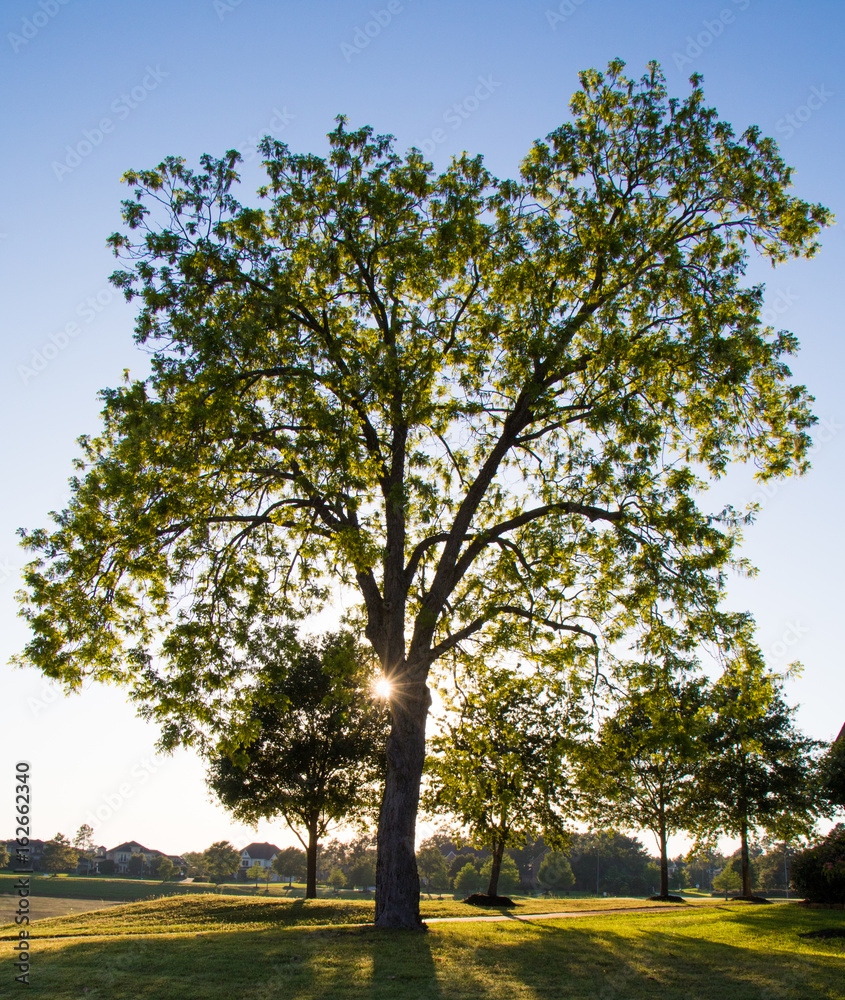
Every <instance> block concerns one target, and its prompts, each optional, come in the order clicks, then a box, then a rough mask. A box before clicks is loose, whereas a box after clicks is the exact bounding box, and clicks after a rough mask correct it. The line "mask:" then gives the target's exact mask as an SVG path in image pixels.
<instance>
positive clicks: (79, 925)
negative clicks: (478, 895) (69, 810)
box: [0, 893, 663, 940]
mask: <svg viewBox="0 0 845 1000" xmlns="http://www.w3.org/2000/svg"><path fill="white" fill-rule="evenodd" d="M0 899H2V900H3V901H4V902H6V903H8V906H9V909H12V908H13V905H14V900H15V897H13V896H6V897H0ZM70 903H76V904H77V906H78V907H79V908H78V909H76V910H64V911H62V910H58V911H54V912H50V907H51V905H53V904H56V905H59V906H60V905H61V904H70ZM103 905H107V906H109V909H108V912H104V913H100V914H95V913H89V912H86V911H87V910H89V909H94V908H96V906H103ZM662 905H663V904H661V903H643V901H642V900H638V899H614V900H595V899H593V900H588V899H577V900H572V901H570V902H569V903H565V902H564V901H563V900H559V899H554V900H545V899H530V900H529V899H526V900H524V901H523V902H522V903H520V904H519V905H518V906H517V907H515V908H514V909H513V910H509V911H501V910H497V909H493V910H486V909H485V910H479V909H478V908H477V907H474V906H467V905H466V904H465V903H462V902H459V901H455V900H451V899H444V900H442V901H438V900H423V901H422V903H421V910H422V913H423V916H424V917H425V918H427V919H430V918H432V917H440V918H443V917H477V916H483V915H490V914H496V913H501V912H509V913H517V914H523V913H556V912H559V911H563V910H567V911H572V912H578V911H580V910H590V909H617V908H631V907H640V906H649V907H656V908H658V909H659V908H660V907H661V906H662ZM62 913H76V914H79V916H78V917H77V919H61V920H53V919H42V917H43V918H50V917H53V916H58V915H59V914H62ZM31 916H32V918H33V920H37V921H38V925H37V929H36V930H35V933H36V935H37V936H38V937H39V938H46V937H83V936H88V937H97V936H102V935H115V934H118V935H119V934H126V935H130V934H132V935H145V934H149V933H150V932H151V931H154V932H155V933H156V934H179V933H186V932H199V931H208V930H213V931H220V930H238V929H248V930H269V929H271V928H273V927H294V926H300V927H313V926H329V925H334V926H336V925H339V924H369V923H372V921H373V918H374V916H375V909H374V904H373V903H372V902H368V901H363V900H351V899H350V900H347V899H311V900H305V899H294V900H276V899H267V898H263V899H262V898H259V899H238V898H235V897H232V896H218V895H212V894H210V893H207V894H205V895H202V896H199V895H194V896H185V895H182V896H171V897H167V898H164V899H156V900H145V901H141V902H137V903H129V904H127V905H124V906H119V905H114V904H111V905H109V904H102V903H99V904H93V903H87V902H85V901H81V900H51V899H49V898H45V897H39V896H35V897H33V898H32V906H31ZM16 933H17V929H16V928H15V927H14V926H11V925H7V926H5V927H2V926H0V940H2V939H4V938H5V939H9V938H11V937H14V936H15V935H16Z"/></svg>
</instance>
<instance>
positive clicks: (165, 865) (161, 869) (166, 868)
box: [150, 854, 176, 882]
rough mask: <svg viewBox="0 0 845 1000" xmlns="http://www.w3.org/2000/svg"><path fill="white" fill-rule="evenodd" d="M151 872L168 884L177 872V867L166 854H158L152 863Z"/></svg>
mask: <svg viewBox="0 0 845 1000" xmlns="http://www.w3.org/2000/svg"><path fill="white" fill-rule="evenodd" d="M150 871H151V872H152V873H153V875H155V876H156V877H157V878H160V879H161V881H162V882H166V881H167V880H168V879H169V878H172V877H173V875H174V873H175V872H176V865H174V864H173V862H172V861H171V860H170V858H168V857H166V856H165V855H164V854H158V855H156V856H155V857H154V858H153V859H152V861H150Z"/></svg>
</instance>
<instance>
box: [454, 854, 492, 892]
mask: <svg viewBox="0 0 845 1000" xmlns="http://www.w3.org/2000/svg"><path fill="white" fill-rule="evenodd" d="M486 858H487V852H486V851H485V852H484V854H483V855H481V856H479V855H476V854H470V853H469V851H460V852H459V853H458V854H456V855H455V857H454V858H452V860H451V862H450V863H449V882H450V884H452V885H454V883H455V879H456V878H457V877H458V872H460V871H461V870H462V869H463V868H464V867H465V866H466V865H472V867H473V868H474V869H475V870H476V871H478V870H479V868H480V867H481V865H482V864H483V863H484V861H485V860H486Z"/></svg>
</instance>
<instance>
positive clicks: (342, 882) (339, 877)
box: [326, 868, 347, 892]
mask: <svg viewBox="0 0 845 1000" xmlns="http://www.w3.org/2000/svg"><path fill="white" fill-rule="evenodd" d="M326 882H327V884H328V885H329V886H331V888H332V889H334V891H335V892H340V890H341V889H345V888H346V882H347V880H346V876H345V875H344V874H343V872H342V871H341V870H340V868H332V870H331V871H330V872H329V877H328V879H327V880H326Z"/></svg>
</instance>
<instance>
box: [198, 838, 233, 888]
mask: <svg viewBox="0 0 845 1000" xmlns="http://www.w3.org/2000/svg"><path fill="white" fill-rule="evenodd" d="M203 859H204V861H205V870H206V871H207V872H208V874H209V875H210V876H211V877H212V878H213V879H214V881H215V882H225V881H226V880H227V879H231V878H233V877H234V875H235V872H237V870H238V869H239V868H240V866H241V856H240V854H239V852H238V851H236V850H235V848H234V847H232V845H231V844H230V843H229V841H228V840H216V841H215V842H214V843H213V844H212V845H211V847H208V848H206V850H205V851H203Z"/></svg>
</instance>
